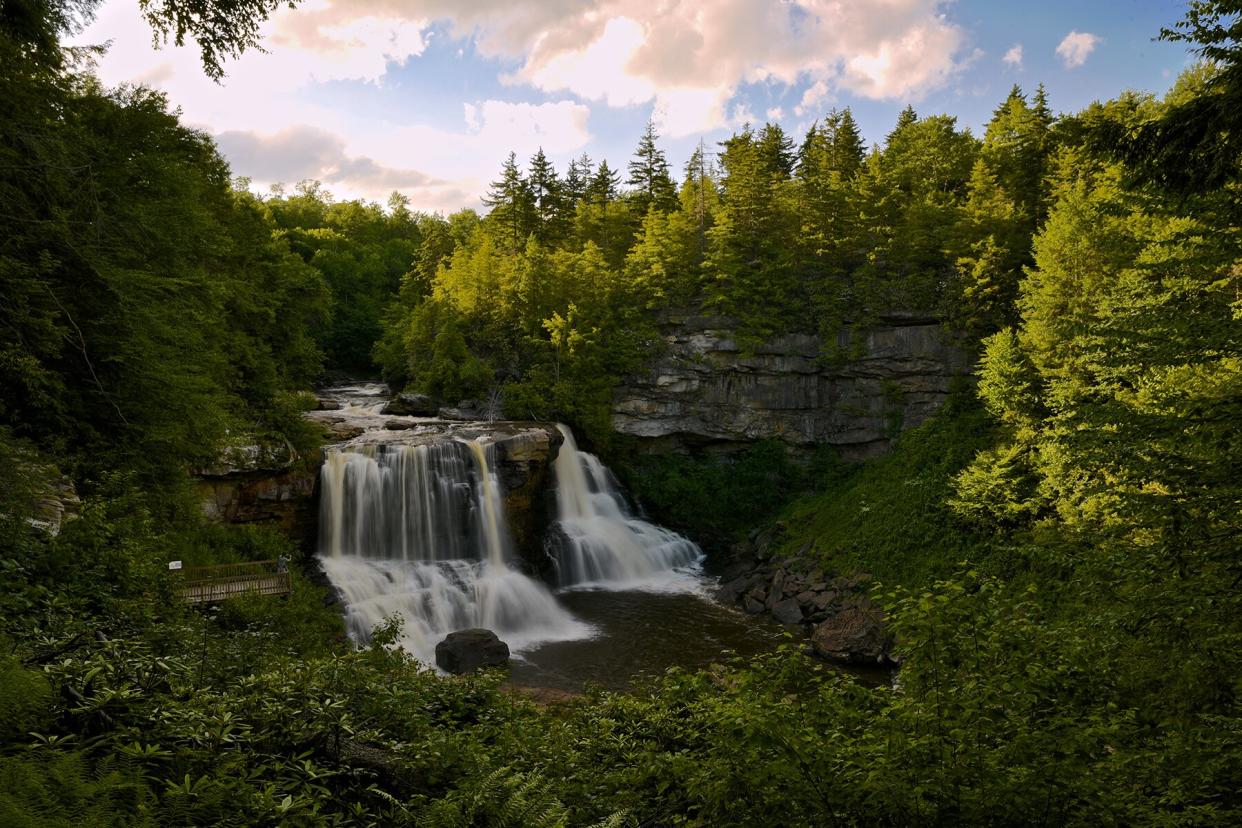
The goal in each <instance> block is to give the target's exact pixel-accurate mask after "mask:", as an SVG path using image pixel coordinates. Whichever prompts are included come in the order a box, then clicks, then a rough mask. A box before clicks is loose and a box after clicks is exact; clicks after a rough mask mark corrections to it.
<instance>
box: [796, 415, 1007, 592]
mask: <svg viewBox="0 0 1242 828" xmlns="http://www.w3.org/2000/svg"><path fill="white" fill-rule="evenodd" d="M988 438H989V432H988V425H987V419H986V417H985V415H984V413H983V412H982V411H981V410H980V409H979V407H978V405H977V404H976V403H975V402H974V401H973V399H972V397H971V395H970V394H969V392H961V393H959V394H958V395H956V396H954V397H953V398H951V399H950V401H949V402H948V404H946V406H945V407H944V409H942V410H941V412H940V413H939V414H938V415H937V416H936V417H935V418H933V419H932V420H931V421H929V422H927V423H925V424H924V425H922V426H920V427H919V428H916V429H911V430H910V431H908V432H906V433H904V434H902V435H901V437H900V438H898V440H897V442H896V444H895V446H894V448H893V451H892V452H891V453H890V454H888V455H886V456H884V457H882V458H880V459H878V460H875V461H872V462H869V463H865V464H860V465H857V466H843V465H839V466H837V467H835V468H830V469H825V470H821V471H820V474H819V482H818V484H817V485H816V487H815V489H816V490H815V492H814V493H812V494H808V495H805V496H803V497H801V498H800V499H798V500H796V501H795V502H793V503H792V504H791V505H790V506H788V507H787V508H786V509H785V510H784V511H783V513H782V514H781V520H782V521H784V523H785V525H786V532H785V534H784V536H783V538H782V540H781V546H782V548H783V551H784V552H786V553H787V554H793V553H796V552H799V551H800V550H805V549H808V548H809V549H810V550H813V551H812V552H811V554H813V555H815V556H816V557H817V558H818V560H819V561H820V562H821V563H822V564H823V565H824V566H825V567H826V568H828V569H832V570H837V571H840V572H849V571H854V570H862V571H866V572H870V573H872V574H873V575H875V576H876V577H877V578H878V579H879V580H880V581H882V582H885V583H889V584H899V583H900V584H907V585H915V584H924V583H929V582H930V581H931V579H933V578H934V577H937V576H940V575H944V574H947V573H949V572H950V571H952V570H953V569H954V568H955V567H956V565H957V564H958V563H959V562H961V561H963V560H966V559H968V558H975V557H977V556H978V553H980V552H981V551H982V549H983V546H984V544H985V543H986V538H985V537H983V536H981V535H979V534H977V533H975V532H972V531H971V530H970V529H969V527H966V526H964V525H962V524H961V523H960V521H958V520H956V519H955V517H954V516H953V515H952V513H951V512H950V511H949V509H948V507H947V506H945V501H946V500H947V499H948V497H949V496H950V494H951V483H952V479H953V476H954V475H955V474H957V472H958V471H959V470H961V469H962V468H963V467H964V466H965V465H966V464H967V463H968V462H970V460H971V459H972V458H973V457H974V455H975V453H976V452H977V451H978V450H979V449H981V448H983V447H984V446H985V445H986V444H987V441H988Z"/></svg>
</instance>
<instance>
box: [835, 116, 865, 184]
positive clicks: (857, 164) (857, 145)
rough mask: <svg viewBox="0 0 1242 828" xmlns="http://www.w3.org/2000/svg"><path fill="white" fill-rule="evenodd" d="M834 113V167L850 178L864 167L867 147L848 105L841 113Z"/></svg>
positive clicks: (843, 175)
mask: <svg viewBox="0 0 1242 828" xmlns="http://www.w3.org/2000/svg"><path fill="white" fill-rule="evenodd" d="M833 115H834V116H835V122H834V124H833V130H832V168H833V169H834V170H836V171H837V172H839V173H840V174H841V177H842V178H845V179H850V178H853V177H854V176H856V175H858V173H859V171H860V170H861V169H862V165H863V159H864V158H866V157H867V148H866V145H865V144H864V143H863V139H862V133H861V132H860V131H859V129H858V124H857V122H855V120H854V115H853V113H851V112H850V109H849V107H848V106H847V107H846V108H845V109H843V110H841V112H840V113H835V112H834V113H833Z"/></svg>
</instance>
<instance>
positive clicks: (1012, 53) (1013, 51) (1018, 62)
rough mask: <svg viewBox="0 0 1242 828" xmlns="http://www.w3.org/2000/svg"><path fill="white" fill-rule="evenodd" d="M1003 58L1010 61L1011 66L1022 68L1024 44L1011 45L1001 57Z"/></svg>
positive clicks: (1006, 61) (1007, 61)
mask: <svg viewBox="0 0 1242 828" xmlns="http://www.w3.org/2000/svg"><path fill="white" fill-rule="evenodd" d="M1001 60H1003V61H1004V62H1005V63H1008V64H1009V65H1010V66H1012V67H1014V68H1015V69H1021V68H1022V44H1021V43H1015V44H1013V45H1012V46H1010V47H1009V51H1008V52H1005V56H1004V57H1003V58H1001Z"/></svg>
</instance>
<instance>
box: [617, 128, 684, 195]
mask: <svg viewBox="0 0 1242 828" xmlns="http://www.w3.org/2000/svg"><path fill="white" fill-rule="evenodd" d="M657 138H659V135H658V134H657V133H656V129H655V123H654V122H653V121H648V122H647V128H646V129H645V130H644V131H643V135H642V138H640V139H639V141H638V149H636V150H635V151H634V159H633V160H632V161H630V166H629V171H630V177H629V179H628V182H627V183H628V184H629V185H630V187H631V188H632V189H631V191H630V198H631V199H632V201H633V204H634V212H635V213H636V214H637V215H639V216H646V215H647V211H648V210H649V209H651V207H653V206H654V207H655V208H656V209H657V210H660V211H662V212H668V211H670V210H674V209H676V207H677V188H676V187H675V186H674V185H673V179H672V178H671V177H669V174H668V160H667V159H666V158H665V157H664V153H663V152H662V151H661V150H660V148H659V147H658V146H656V139H657Z"/></svg>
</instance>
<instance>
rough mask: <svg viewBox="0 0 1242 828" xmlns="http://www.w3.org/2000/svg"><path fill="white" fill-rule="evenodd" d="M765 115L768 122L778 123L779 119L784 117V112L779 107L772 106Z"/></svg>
mask: <svg viewBox="0 0 1242 828" xmlns="http://www.w3.org/2000/svg"><path fill="white" fill-rule="evenodd" d="M767 114H768V120H769V121H779V120H780V119H781V118H784V117H785V110H783V109H781V108H780V107H779V106H774V107H772V108H771V109H769V110H768V113H767Z"/></svg>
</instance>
